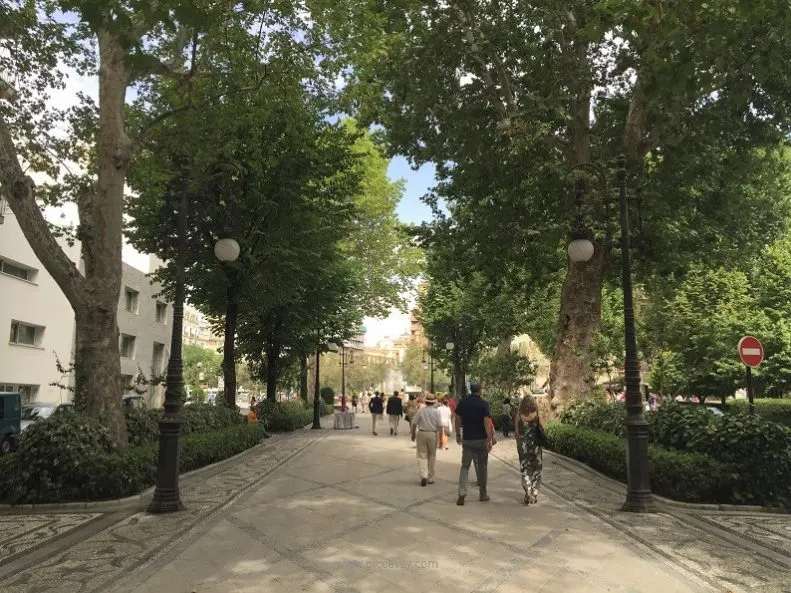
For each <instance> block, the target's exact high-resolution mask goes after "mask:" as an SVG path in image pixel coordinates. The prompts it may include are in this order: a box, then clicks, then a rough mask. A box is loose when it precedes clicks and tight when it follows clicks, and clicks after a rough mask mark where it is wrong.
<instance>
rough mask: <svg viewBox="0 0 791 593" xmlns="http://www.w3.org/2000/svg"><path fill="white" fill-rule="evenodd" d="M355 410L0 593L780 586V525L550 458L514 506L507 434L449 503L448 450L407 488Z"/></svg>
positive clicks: (783, 532) (788, 563) (783, 586)
mask: <svg viewBox="0 0 791 593" xmlns="http://www.w3.org/2000/svg"><path fill="white" fill-rule="evenodd" d="M358 418H359V421H358V422H359V424H360V425H361V429H360V430H356V431H328V432H327V431H322V433H321V434H322V435H325V436H326V438H323V439H322V440H321V441H320V442H315V441H314V439H316V438H317V432H318V431H314V432H310V431H305V432H301V433H298V434H296V435H294V436H293V438H291V439H290V440H284V441H282V442H280V443H277V446H273V447H271V448H270V449H269V450H267V451H264V450H262V451H261V454H259V453H256V455H254V456H251V457H250V458H248V459H246V461H245V462H244V463H240V464H239V465H238V466H234V467H225V468H223V469H222V470H221V471H218V472H216V473H214V474H212V473H211V472H209V473H207V475H205V476H203V477H202V479H201V480H200V481H197V482H196V483H190V484H189V485H188V487H185V488H184V499H185V502H186V503H187V505H188V509H187V511H185V512H184V513H179V514H176V515H166V516H158V517H154V516H150V515H146V514H145V513H135V514H132V515H130V516H128V517H126V518H125V519H124V520H123V521H121V522H119V523H117V524H116V525H113V526H112V527H110V528H108V529H103V530H102V531H100V532H99V533H95V534H94V535H92V536H91V537H86V538H85V539H84V540H83V541H81V542H79V543H77V544H76V545H73V546H70V547H69V549H64V550H61V551H59V552H58V553H56V554H53V555H52V557H51V558H47V559H45V560H43V561H41V562H39V563H38V564H37V565H36V566H29V567H27V568H24V569H23V570H20V571H18V572H17V574H15V575H14V576H6V577H4V576H3V575H2V573H0V591H2V592H3V593H6V592H8V593H39V592H40V593H60V592H63V593H99V592H101V593H129V592H134V593H165V592H166V593H215V592H216V593H220V592H223V593H238V592H244V593H286V592H296V591H307V592H315V593H399V592H405V591H420V592H421V593H433V592H435V591H436V592H438V593H439V592H442V593H456V592H459V593H461V592H474V593H484V592H497V593H516V592H517V591H520V592H522V591H533V592H547V593H548V592H553V593H555V592H560V591H563V592H564V593H565V592H570V593H575V592H583V591H591V592H596V593H599V592H604V591H611V592H620V593H704V592H705V593H709V592H712V591H721V592H722V593H727V592H729V591H730V592H732V593H741V592H744V593H747V592H750V593H752V592H757V593H789V592H791V579H789V574H791V570H790V569H791V558H789V556H788V549H789V540H791V529H790V528H791V524H790V523H789V521H791V517H785V516H772V515H767V514H761V513H736V514H734V513H730V514H729V513H722V512H715V511H693V510H691V509H690V510H684V511H680V510H678V509H670V510H668V511H666V512H662V513H657V514H653V515H634V514H627V513H623V512H621V511H620V510H619V506H620V504H621V502H622V501H623V497H624V491H625V490H624V488H623V486H622V485H619V484H615V483H613V482H611V481H609V480H605V479H601V478H597V477H596V474H594V473H591V472H590V471H584V470H582V469H581V468H580V467H579V466H577V465H575V464H574V463H573V462H570V461H569V460H565V459H564V458H561V457H559V456H554V455H551V454H547V455H546V456H545V474H544V489H543V491H542V495H541V501H540V504H539V505H537V506H531V507H527V508H526V507H524V506H523V505H522V504H521V500H522V490H521V486H520V484H519V475H518V472H517V470H516V468H515V463H516V459H517V455H516V451H515V447H514V443H513V440H509V439H504V440H502V441H500V443H498V445H497V446H496V447H495V451H494V454H493V456H492V457H491V458H490V476H491V479H490V485H489V493H490V495H491V496H492V502H489V503H480V502H478V501H477V497H476V496H474V492H473V491H472V490H471V492H470V495H469V496H468V500H467V504H466V505H465V506H464V507H457V506H456V505H455V504H454V502H455V497H456V479H457V477H458V469H459V459H460V450H459V448H458V447H457V446H456V444H455V443H452V444H451V447H450V450H448V451H440V452H439V453H438V461H437V480H436V483H435V484H432V485H430V486H428V487H425V488H421V487H420V486H419V484H418V475H417V462H416V459H415V449H414V445H413V444H412V443H410V441H409V438H408V436H406V435H405V434H403V435H400V436H399V437H397V438H393V437H388V436H387V435H383V434H382V433H380V436H378V437H373V436H372V435H371V434H370V424H369V423H370V420H369V418H367V417H365V416H359V417H358ZM267 472H271V473H268V474H267ZM264 474H267V475H266V477H265V478H264V479H261V478H260V476H262V475H264ZM75 520H76V521H78V522H79V520H80V519H79V517H78V518H76V519H75ZM67 525H68V523H67V522H66V521H65V520H64V527H63V529H65V528H66V526H67ZM74 529H76V530H78V531H79V529H80V527H79V526H77V527H75V528H74ZM17 531H18V530H17ZM0 538H2V536H0ZM13 564H14V562H12V563H11V564H9V566H11V565H13ZM0 568H1V567H0Z"/></svg>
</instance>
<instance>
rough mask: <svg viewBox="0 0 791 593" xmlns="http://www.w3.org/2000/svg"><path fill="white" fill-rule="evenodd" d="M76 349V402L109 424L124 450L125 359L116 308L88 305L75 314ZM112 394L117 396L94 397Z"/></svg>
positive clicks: (78, 406) (125, 435) (79, 407)
mask: <svg viewBox="0 0 791 593" xmlns="http://www.w3.org/2000/svg"><path fill="white" fill-rule="evenodd" d="M75 320H76V323H75V327H76V331H75V333H76V339H75V344H76V349H75V363H74V380H75V385H77V386H79V389H75V391H74V404H75V406H76V407H77V409H79V410H84V411H85V412H86V413H87V414H88V415H89V416H91V417H92V418H97V419H98V420H99V421H100V422H102V424H104V425H105V426H107V428H108V429H109V430H110V434H111V435H113V440H114V441H115V442H116V444H117V445H118V446H119V447H120V448H121V450H124V449H125V448H126V443H127V440H128V439H127V431H126V420H125V418H124V414H123V410H122V409H121V390H122V386H121V359H120V357H119V353H118V324H117V323H116V314H115V309H114V308H113V309H110V310H109V311H108V310H107V309H100V308H98V307H86V308H85V310H83V311H80V312H78V313H77V314H76V315H75ZM91 394H112V395H113V396H114V397H109V396H105V397H95V396H94V397H90V395H91Z"/></svg>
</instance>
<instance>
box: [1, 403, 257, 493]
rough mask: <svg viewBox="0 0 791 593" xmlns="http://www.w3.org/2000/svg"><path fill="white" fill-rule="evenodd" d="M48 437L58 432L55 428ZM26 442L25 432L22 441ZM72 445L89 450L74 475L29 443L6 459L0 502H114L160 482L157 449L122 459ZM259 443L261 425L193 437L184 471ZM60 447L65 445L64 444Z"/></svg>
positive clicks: (187, 440)
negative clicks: (48, 460)
mask: <svg viewBox="0 0 791 593" xmlns="http://www.w3.org/2000/svg"><path fill="white" fill-rule="evenodd" d="M75 419H76V421H74V420H75ZM72 420H73V421H72V422H70V423H67V422H64V423H63V424H64V425H68V426H69V427H70V428H71V429H72V430H73V429H75V428H82V429H85V428H88V429H89V430H88V431H87V432H88V433H90V434H94V435H95V431H94V430H93V429H94V428H95V427H93V426H89V425H90V424H91V423H90V422H88V423H86V422H85V419H84V418H83V417H81V416H76V415H75V416H74V418H72ZM47 423H49V419H48V420H46V421H41V422H37V423H36V425H38V424H42V425H44V426H46V424H47ZM59 428H60V427H59ZM29 430H32V428H31V429H29ZM47 432H48V433H54V432H55V430H54V429H52V428H50V429H48V431H47ZM105 432H106V431H105ZM27 439H28V436H27V431H26V435H25V438H24V439H23V441H24V440H27ZM36 440H38V439H36ZM68 440H69V441H70V442H72V443H75V442H83V443H85V442H88V444H89V445H90V446H88V447H82V448H81V449H80V450H81V451H82V453H81V456H80V458H79V459H78V460H77V462H76V463H72V464H68V467H70V468H71V469H70V471H63V468H62V467H61V466H60V463H51V462H50V463H47V459H49V458H45V459H43V458H42V457H40V456H39V450H38V449H36V448H33V447H32V446H31V445H30V443H29V445H28V446H27V447H26V448H24V449H23V448H22V447H21V446H20V451H19V452H18V453H15V454H13V455H9V456H7V461H5V462H0V463H5V464H6V465H5V466H2V465H0V468H2V470H3V471H2V472H0V500H3V501H6V502H11V503H15V504H26V503H27V504H30V503H33V504H36V503H56V502H68V501H90V500H111V499H117V498H124V497H126V496H132V495H133V494H137V493H138V492H141V491H142V490H145V489H146V488H148V487H150V486H153V485H154V484H155V482H156V473H157V454H158V448H157V446H156V445H155V444H146V445H142V446H139V447H134V448H132V449H130V450H129V451H128V452H126V453H125V454H123V455H121V454H118V453H116V452H112V451H110V450H109V449H102V448H101V447H97V446H95V445H96V442H95V439H94V440H91V438H85V437H82V438H81V437H80V436H76V437H73V438H72V437H69V439H68ZM99 441H101V439H99ZM260 441H261V433H260V430H259V427H258V426H257V425H246V424H238V425H235V426H229V427H225V428H222V429H219V430H214V431H211V432H203V433H192V434H189V435H187V436H185V437H183V438H182V440H181V457H180V463H179V467H180V470H181V471H182V472H187V471H191V470H194V469H198V468H200V467H203V466H205V465H208V464H210V463H215V462H217V461H221V460H223V459H227V458H228V457H231V456H233V455H236V454H237V453H241V452H242V451H245V450H246V449H249V448H250V447H252V446H254V445H256V444H257V443H259V442H260ZM30 442H32V440H31V441H30ZM61 444H62V445H64V444H66V443H65V442H64V440H63V438H61ZM47 450H48V449H47ZM58 459H62V457H59V458H58ZM31 467H32V468H36V469H35V471H30V470H29V469H28V468H31Z"/></svg>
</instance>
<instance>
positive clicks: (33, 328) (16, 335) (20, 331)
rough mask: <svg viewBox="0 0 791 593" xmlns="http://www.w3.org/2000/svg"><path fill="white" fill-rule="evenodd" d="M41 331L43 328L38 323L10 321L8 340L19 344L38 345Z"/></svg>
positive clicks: (42, 331)
mask: <svg viewBox="0 0 791 593" xmlns="http://www.w3.org/2000/svg"><path fill="white" fill-rule="evenodd" d="M43 333H44V328H43V327H40V326H38V325H29V324H27V323H21V322H19V321H12V322H11V337H10V339H9V342H11V343H12V344H18V345H21V346H38V345H39V344H40V343H41V335H42V334H43Z"/></svg>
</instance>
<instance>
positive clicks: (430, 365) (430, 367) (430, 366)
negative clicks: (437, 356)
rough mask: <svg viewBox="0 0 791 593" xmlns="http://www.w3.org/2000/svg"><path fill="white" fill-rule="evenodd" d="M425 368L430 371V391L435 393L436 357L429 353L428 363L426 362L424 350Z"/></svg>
mask: <svg viewBox="0 0 791 593" xmlns="http://www.w3.org/2000/svg"><path fill="white" fill-rule="evenodd" d="M423 370H424V371H428V372H429V388H428V391H429V393H434V357H433V356H431V353H429V354H428V364H426V353H425V352H423Z"/></svg>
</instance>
